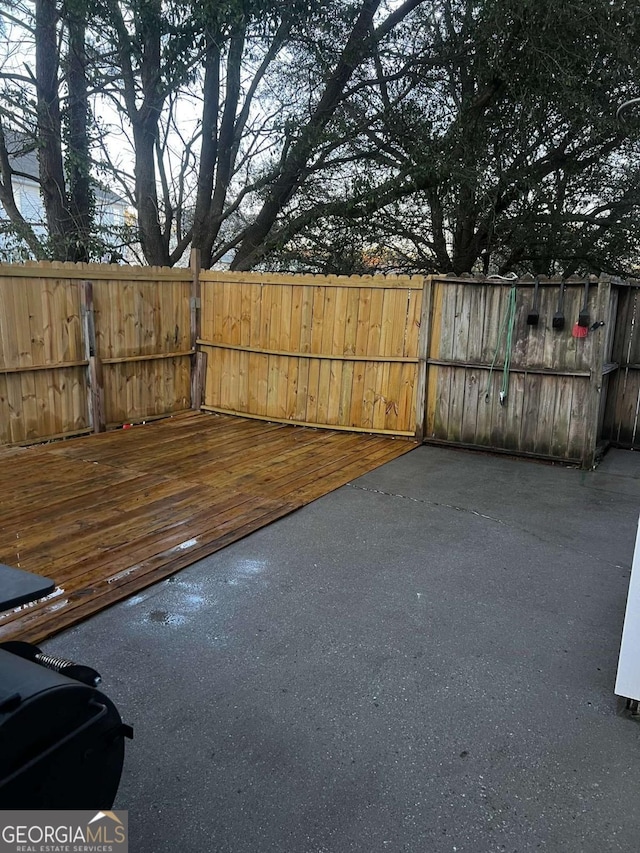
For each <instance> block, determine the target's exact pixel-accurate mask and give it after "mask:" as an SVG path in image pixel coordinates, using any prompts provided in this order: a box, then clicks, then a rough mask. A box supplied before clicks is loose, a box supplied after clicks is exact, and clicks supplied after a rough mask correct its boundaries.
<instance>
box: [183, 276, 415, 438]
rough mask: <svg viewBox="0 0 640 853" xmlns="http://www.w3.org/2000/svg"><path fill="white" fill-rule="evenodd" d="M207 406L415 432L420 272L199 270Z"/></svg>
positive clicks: (318, 423) (268, 417)
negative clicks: (294, 274) (357, 274)
mask: <svg viewBox="0 0 640 853" xmlns="http://www.w3.org/2000/svg"><path fill="white" fill-rule="evenodd" d="M200 286H201V289H202V321H201V322H202V328H201V335H202V337H201V338H200V339H199V341H198V343H199V345H200V346H201V347H202V348H204V349H205V350H206V351H207V352H208V366H207V374H206V381H205V393H204V400H205V403H204V409H205V410H212V411H220V412H227V413H234V414H242V415H250V416H253V417H256V418H262V419H265V420H275V421H287V422H293V423H298V424H304V425H313V426H331V427H333V428H338V429H351V430H362V431H369V432H379V433H389V434H394V435H414V434H415V433H416V428H417V427H416V425H417V419H418V416H417V411H418V409H419V407H418V406H417V405H416V396H415V395H416V390H417V382H416V380H417V376H418V370H419V362H420V359H419V355H418V340H419V334H420V314H421V308H422V294H423V279H422V278H421V277H406V276H405V277H403V276H397V277H389V278H384V277H352V278H342V277H329V278H327V277H321V276H298V277H291V276H273V275H260V274H220V273H207V272H203V273H202V274H201V276H200Z"/></svg>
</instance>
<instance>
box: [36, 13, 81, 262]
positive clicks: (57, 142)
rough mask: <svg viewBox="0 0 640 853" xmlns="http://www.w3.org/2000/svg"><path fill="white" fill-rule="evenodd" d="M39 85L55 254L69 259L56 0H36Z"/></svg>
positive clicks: (43, 176) (45, 195) (44, 189)
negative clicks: (59, 94) (59, 92)
mask: <svg viewBox="0 0 640 853" xmlns="http://www.w3.org/2000/svg"><path fill="white" fill-rule="evenodd" d="M35 13H36V25H35V38H36V86H37V114H38V142H39V146H40V147H39V150H38V162H39V169H40V190H41V193H42V200H43V203H44V209H45V215H46V219H47V226H48V229H49V239H50V243H51V250H52V255H53V257H54V258H55V259H56V260H63V261H64V260H68V249H69V237H70V231H71V225H72V223H71V219H70V216H69V211H68V209H67V200H66V188H65V178H64V168H63V163H62V145H61V136H62V123H61V119H60V101H59V96H58V55H59V54H58V43H57V41H58V39H57V21H58V16H57V11H56V3H55V0H36V4H35Z"/></svg>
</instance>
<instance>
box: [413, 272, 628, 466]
mask: <svg viewBox="0 0 640 853" xmlns="http://www.w3.org/2000/svg"><path fill="white" fill-rule="evenodd" d="M514 286H515V288H516V290H515V320H514V323H513V335H512V342H511V348H510V358H511V362H510V367H509V372H508V386H507V394H506V398H505V399H504V401H501V399H500V391H501V390H502V384H503V374H502V368H503V365H504V361H505V357H506V354H507V342H506V331H505V326H506V314H507V309H508V301H509V294H510V292H511V289H512V287H514ZM561 287H562V288H563V293H564V305H563V313H564V317H565V322H564V327H563V328H562V329H556V328H554V327H553V317H554V315H555V314H556V313H557V311H558V302H559V291H560V288H561ZM584 295H585V281H580V280H575V279H573V280H568V281H567V282H564V283H563V282H562V281H561V280H560V279H557V280H541V281H540V284H539V306H538V307H539V321H538V323H537V325H529V324H528V323H527V316H528V314H529V313H530V312H531V311H532V308H533V301H534V282H533V281H524V282H517V283H512V282H496V281H491V280H488V281H474V280H473V279H451V278H434V279H433V282H432V296H431V304H432V312H431V321H430V323H431V334H430V338H429V348H428V379H427V398H426V407H427V425H426V437H427V438H428V439H429V440H431V441H437V442H444V443H448V444H457V445H465V446H469V447H484V448H491V449H495V450H505V451H510V452H515V453H522V454H527V455H535V456H541V457H545V458H552V459H561V460H568V461H575V462H580V463H581V464H583V465H585V466H587V467H588V466H590V465H591V464H592V462H593V459H594V454H595V452H596V446H597V440H598V437H599V424H601V421H602V413H603V401H604V400H605V398H606V386H607V382H608V373H609V372H610V371H611V370H612V369H613V368H614V367H615V365H612V364H610V361H611V359H610V357H609V354H610V349H611V339H612V336H611V330H612V318H614V317H615V301H616V296H617V294H616V293H615V291H614V293H613V296H612V295H611V287H610V284H609V281H608V280H607V279H605V278H601V279H600V280H599V281H598V280H597V279H595V278H593V279H592V280H591V282H590V286H589V296H588V313H589V318H590V319H589V326H591V325H592V324H593V323H594V322H599V321H602V322H603V323H604V325H603V326H599V327H598V328H596V329H594V330H589V331H588V333H587V335H586V337H584V338H577V337H574V336H573V334H572V332H573V327H574V325H575V324H576V323H577V320H578V315H579V313H580V310H581V307H582V303H583V299H584ZM501 331H502V335H501ZM492 363H493V365H494V369H493V370H492V369H491V365H492Z"/></svg>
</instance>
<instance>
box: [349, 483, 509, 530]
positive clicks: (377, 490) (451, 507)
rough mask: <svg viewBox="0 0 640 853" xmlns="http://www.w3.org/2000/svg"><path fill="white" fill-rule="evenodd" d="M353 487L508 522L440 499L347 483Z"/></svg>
mask: <svg viewBox="0 0 640 853" xmlns="http://www.w3.org/2000/svg"><path fill="white" fill-rule="evenodd" d="M346 485H347V486H351V488H352V489H359V490H360V491H361V492H373V493H374V494H376V495H386V497H388V498H402V499H403V500H405V501H413V503H416V504H427V505H428V506H438V507H442V508H443V509H454V510H455V511H456V512H467V513H469V514H470V515H475V516H477V517H478V518H486V519H487V521H494V522H495V523H496V524H505V525H506V524H507V522H506V521H503V520H502V519H501V518H495V517H494V516H493V515H485V514H484V513H483V512H478V510H475V509H469V507H466V506H456V505H455V504H442V503H438V501H429V500H427V499H426V498H412V497H410V496H409V495H401V494H396V493H395V492H384V491H383V490H382V489H370V488H368V487H367V486H356V485H355V483H347V484H346Z"/></svg>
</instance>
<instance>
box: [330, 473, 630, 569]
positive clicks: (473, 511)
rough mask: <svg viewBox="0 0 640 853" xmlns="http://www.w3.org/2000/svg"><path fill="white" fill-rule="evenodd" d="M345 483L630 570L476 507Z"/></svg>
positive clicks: (622, 565)
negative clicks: (486, 523) (482, 521)
mask: <svg viewBox="0 0 640 853" xmlns="http://www.w3.org/2000/svg"><path fill="white" fill-rule="evenodd" d="M345 485H347V486H351V488H352V489H356V490H357V491H360V492H371V493H373V494H376V495H384V496H385V497H388V498H401V499H402V500H405V501H412V502H413V503H416V504H425V505H426V506H434V507H439V508H441V509H452V510H455V511H456V512H465V513H468V514H469V515H474V516H475V517H476V518H484V519H486V520H487V521H492V522H494V524H501V525H503V526H504V527H509V528H511V529H512V530H519V531H520V532H522V533H526V534H528V535H529V536H531V537H532V538H533V539H536V540H537V541H538V542H541V543H542V544H543V545H552V546H553V547H555V548H560V549H561V550H563V551H569V553H571V554H574V555H580V556H581V557H588V558H589V559H590V560H596V561H597V562H598V563H602V564H603V565H605V566H609V568H612V569H623V570H624V571H630V570H631V565H630V564H620V563H612V562H611V561H610V560H606V559H604V557H598V556H597V555H596V554H590V553H589V552H588V551H581V550H580V549H578V548H571V547H569V546H568V545H565V544H563V543H562V542H558V541H555V540H553V539H550V538H549V537H545V536H541V535H540V534H539V533H537V532H536V531H534V530H530V529H529V528H528V527H522V526H520V525H519V524H513V523H512V522H508V521H503V520H502V519H501V518H496V517H495V516H493V515H487V514H486V513H483V512H479V511H478V510H476V509H469V507H465V506H457V505H456V504H445V503H439V502H438V501H430V500H427V499H426V498H412V497H410V496H409V495H401V494H400V493H398V492H385V491H383V490H382V489H372V488H369V487H367V486H356V484H355V483H346V484H345Z"/></svg>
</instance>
